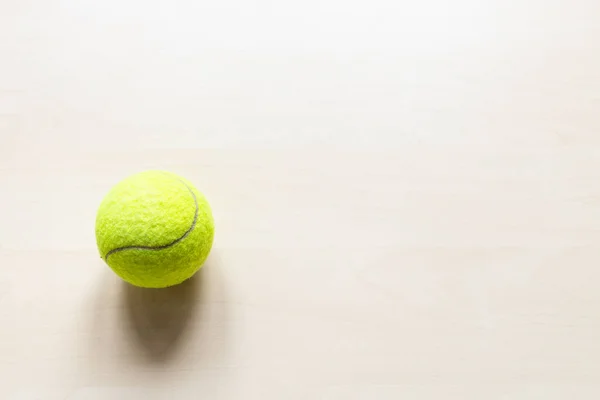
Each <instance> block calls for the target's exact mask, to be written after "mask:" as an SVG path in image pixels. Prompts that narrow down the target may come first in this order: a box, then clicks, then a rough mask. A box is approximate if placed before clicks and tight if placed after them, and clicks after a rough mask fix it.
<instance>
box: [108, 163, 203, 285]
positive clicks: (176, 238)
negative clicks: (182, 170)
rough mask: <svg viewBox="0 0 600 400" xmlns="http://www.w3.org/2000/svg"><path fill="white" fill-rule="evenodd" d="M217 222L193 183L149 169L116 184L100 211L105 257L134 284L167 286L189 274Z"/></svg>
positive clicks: (196, 267) (199, 261) (199, 260)
mask: <svg viewBox="0 0 600 400" xmlns="http://www.w3.org/2000/svg"><path fill="white" fill-rule="evenodd" d="M213 237H214V221H213V217H212V212H211V210H210V206H209V204H208V202H207V200H206V198H205V197H204V196H203V195H202V193H200V192H199V191H198V190H197V189H196V188H195V187H194V186H193V185H192V184H191V183H190V182H188V181H187V180H186V179H184V178H182V177H180V176H177V175H175V174H172V173H169V172H164V171H146V172H142V173H139V174H136V175H133V176H130V177H128V178H125V179H124V180H123V181H121V182H119V183H118V184H117V185H115V186H114V187H113V188H112V189H111V191H110V192H109V193H108V194H107V195H106V197H105V198H104V200H102V203H101V204H100V208H99V209H98V214H97V216H96V242H97V244H98V250H99V251H100V257H102V259H103V260H104V261H105V262H106V263H107V264H108V266H109V267H111V268H112V269H113V271H115V273H116V274H117V275H119V276H120V277H121V278H123V279H124V280H125V281H127V282H129V283H131V284H132V285H135V286H141V287H148V288H162V287H167V286H173V285H177V284H178V283H181V282H183V281H185V280H186V279H188V278H190V277H191V276H192V275H194V274H195V273H196V271H198V270H199V269H200V267H201V266H202V263H203V262H204V260H206V257H207V256H208V253H209V252H210V249H211V247H212V242H213Z"/></svg>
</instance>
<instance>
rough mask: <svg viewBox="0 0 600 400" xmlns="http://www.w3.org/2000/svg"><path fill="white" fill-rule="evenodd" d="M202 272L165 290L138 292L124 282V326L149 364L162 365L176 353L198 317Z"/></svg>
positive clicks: (136, 288) (135, 288) (137, 289)
mask: <svg viewBox="0 0 600 400" xmlns="http://www.w3.org/2000/svg"><path fill="white" fill-rule="evenodd" d="M203 270H204V268H202V269H201V270H200V271H199V272H198V273H196V274H195V275H194V276H193V277H192V278H190V279H188V280H187V281H185V282H183V283H181V284H179V285H176V286H172V287H168V288H164V289H145V288H139V287H136V286H132V285H130V284H127V283H125V282H123V291H122V295H123V302H124V307H123V310H124V317H125V319H126V321H125V324H124V325H125V327H127V330H128V333H129V334H130V336H132V337H133V341H134V342H135V343H136V344H137V345H139V346H140V347H141V348H142V350H143V352H144V353H145V355H146V356H147V358H148V359H149V360H151V361H155V362H163V361H166V360H168V359H169V358H170V357H171V356H173V355H174V354H175V353H177V350H178V348H179V347H180V346H179V345H180V344H181V342H182V339H183V336H184V335H185V331H186V327H187V326H188V325H189V324H190V322H191V319H192V318H196V317H198V315H197V314H198V312H197V309H198V299H199V297H200V293H201V292H203V282H204V281H205V279H204V278H203V275H204V274H203Z"/></svg>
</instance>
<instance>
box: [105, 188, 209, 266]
mask: <svg viewBox="0 0 600 400" xmlns="http://www.w3.org/2000/svg"><path fill="white" fill-rule="evenodd" d="M179 181H180V182H181V183H182V184H183V185H184V186H185V187H186V189H187V190H188V191H189V192H190V194H191V195H192V198H193V199H194V206H195V207H196V210H195V211H194V220H193V221H192V225H191V226H190V228H189V229H188V230H187V231H186V232H185V233H184V234H183V235H181V236H180V237H178V238H177V239H175V240H173V241H172V242H171V243H168V244H163V245H160V246H136V245H133V246H123V247H117V248H115V249H112V250H110V251H108V252H107V253H106V255H105V256H104V261H108V257H109V256H110V255H112V254H114V253H118V252H121V251H125V250H154V251H156V250H164V249H167V248H169V247H172V246H175V245H176V244H177V243H179V242H181V241H182V240H183V239H185V238H186V237H188V236H189V234H190V233H192V231H193V230H194V228H195V227H196V224H197V222H198V211H199V210H198V208H199V207H198V199H197V198H196V194H195V193H194V191H193V190H192V189H191V188H190V187H189V186H188V185H187V184H186V183H185V182H184V181H182V180H179Z"/></svg>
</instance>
